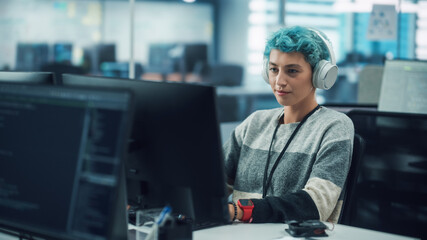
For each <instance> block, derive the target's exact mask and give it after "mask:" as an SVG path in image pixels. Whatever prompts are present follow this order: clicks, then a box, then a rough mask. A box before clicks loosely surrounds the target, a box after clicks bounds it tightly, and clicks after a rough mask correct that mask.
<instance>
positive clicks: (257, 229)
mask: <svg viewBox="0 0 427 240" xmlns="http://www.w3.org/2000/svg"><path fill="white" fill-rule="evenodd" d="M326 225H327V226H328V227H329V228H332V224H331V223H326ZM285 228H287V225H285V224H282V223H265V224H255V223H253V224H247V223H240V222H236V223H233V224H231V225H225V226H220V227H214V228H207V229H203V230H197V231H194V232H193V240H218V239H221V240H235V239H245V240H252V239H253V240H263V239H266V240H286V239H295V238H292V237H291V236H290V235H289V234H288V233H287V232H286V231H285ZM129 229H138V230H140V231H142V232H144V233H148V232H149V230H150V229H149V228H147V227H135V226H133V225H129ZM326 233H327V234H328V237H327V238H316V239H331V240H334V239H340V240H347V239H348V240H359V239H375V240H409V239H417V238H411V237H405V236H401V235H395V234H390V233H384V232H378V231H373V230H368V229H362V228H356V227H350V226H346V225H340V224H335V226H334V229H333V230H332V231H326ZM144 235H145V234H144ZM0 239H2V240H3V239H4V240H16V239H18V237H15V236H10V235H6V234H3V233H1V232H0ZM36 239H38V238H36ZM129 239H130V240H131V238H129ZM298 239H300V238H298ZM310 239H314V238H310ZM132 240H133V239H132Z"/></svg>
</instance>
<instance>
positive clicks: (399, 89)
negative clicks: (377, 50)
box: [378, 60, 427, 114]
mask: <svg viewBox="0 0 427 240" xmlns="http://www.w3.org/2000/svg"><path fill="white" fill-rule="evenodd" d="M426 92H427V61H409V60H387V61H386V63H385V66H384V73H383V79H382V84H381V92H380V98H379V103H378V109H379V110H380V111H387V112H406V113H424V114H427V94H426Z"/></svg>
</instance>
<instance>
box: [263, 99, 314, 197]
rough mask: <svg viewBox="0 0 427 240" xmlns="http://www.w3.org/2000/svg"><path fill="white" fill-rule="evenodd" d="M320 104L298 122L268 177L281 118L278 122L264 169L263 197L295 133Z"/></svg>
mask: <svg viewBox="0 0 427 240" xmlns="http://www.w3.org/2000/svg"><path fill="white" fill-rule="evenodd" d="M319 108H320V106H319V105H317V106H316V107H315V108H314V109H313V110H311V112H309V113H308V114H307V115H306V116H305V117H304V118H303V119H302V121H301V122H300V123H299V124H298V126H297V127H296V128H295V130H294V132H293V133H292V135H291V137H290V138H289V140H288V142H287V143H286V145H285V147H284V148H283V150H282V152H281V153H280V154H279V157H277V159H276V161H275V162H274V165H273V167H272V168H271V171H270V175H269V176H268V178H267V172H268V166H269V165H270V154H271V148H272V147H273V142H274V138H275V137H276V133H277V130H278V129H279V126H280V119H279V122H278V123H277V126H276V129H274V133H273V138H272V139H271V143H270V148H269V149H268V156H267V163H266V164H265V170H264V181H263V186H262V187H263V189H262V198H264V197H265V196H266V195H267V189H268V186H269V185H270V183H271V178H272V177H273V173H274V171H275V170H276V168H277V165H279V162H280V159H282V157H283V154H285V152H286V149H287V148H288V146H289V144H290V143H291V142H292V140H293V139H294V137H295V135H296V134H297V132H298V130H299V129H300V128H301V126H302V125H303V124H304V122H305V121H306V120H307V119H308V118H309V117H310V116H311V115H312V114H313V113H314V112H316V110H317V109H319Z"/></svg>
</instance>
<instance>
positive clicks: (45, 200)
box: [0, 83, 132, 240]
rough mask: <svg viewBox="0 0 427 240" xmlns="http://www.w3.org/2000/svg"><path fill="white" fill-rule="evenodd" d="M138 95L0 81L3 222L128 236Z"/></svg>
mask: <svg viewBox="0 0 427 240" xmlns="http://www.w3.org/2000/svg"><path fill="white" fill-rule="evenodd" d="M131 100H132V98H131V93H129V92H126V91H116V90H114V91H113V90H108V91H107V90H103V91H100V90H90V89H80V88H65V87H58V86H39V85H21V84H10V83H7V84H5V83H0V132H1V134H0V146H1V149H0V192H1V195H0V212H1V214H0V227H1V228H2V229H3V230H7V231H9V232H10V233H12V234H13V233H15V234H16V235H21V236H27V237H28V239H34V238H33V237H43V238H47V239H88V240H89V239H90V240H92V239H100V240H103V239H106V240H107V239H108V240H109V239H127V221H126V220H127V218H126V194H125V190H126V189H125V181H124V168H123V165H122V164H123V159H124V153H125V150H126V147H127V138H128V132H129V126H130V120H131V111H132V106H131V103H132V102H131Z"/></svg>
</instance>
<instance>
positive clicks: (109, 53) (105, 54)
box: [96, 43, 116, 66]
mask: <svg viewBox="0 0 427 240" xmlns="http://www.w3.org/2000/svg"><path fill="white" fill-rule="evenodd" d="M96 55H97V59H98V66H99V65H101V64H102V63H103V62H115V61H116V45H115V44H114V43H104V44H98V45H96Z"/></svg>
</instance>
